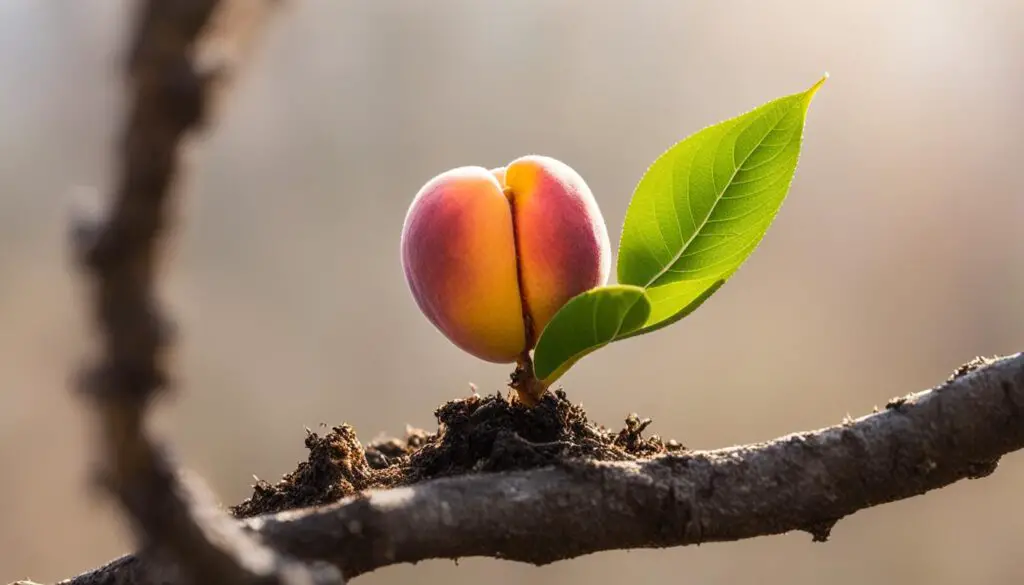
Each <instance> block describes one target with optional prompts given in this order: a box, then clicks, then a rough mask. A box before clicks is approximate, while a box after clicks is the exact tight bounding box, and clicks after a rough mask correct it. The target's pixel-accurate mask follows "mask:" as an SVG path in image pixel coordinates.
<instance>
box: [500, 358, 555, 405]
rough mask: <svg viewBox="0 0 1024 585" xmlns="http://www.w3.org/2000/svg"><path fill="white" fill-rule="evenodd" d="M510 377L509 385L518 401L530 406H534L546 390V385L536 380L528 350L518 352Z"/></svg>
mask: <svg viewBox="0 0 1024 585" xmlns="http://www.w3.org/2000/svg"><path fill="white" fill-rule="evenodd" d="M511 379H512V382H511V383H510V384H509V386H510V387H511V388H512V389H513V390H515V391H516V395H517V396H518V398H519V401H520V402H522V403H523V404H525V405H526V406H528V407H530V408H533V407H534V406H536V405H537V403H538V402H540V399H541V397H543V396H544V393H545V392H547V391H548V387H547V385H546V384H545V383H544V382H542V381H541V380H538V379H537V376H536V374H534V373H533V359H532V358H531V357H530V352H529V351H524V352H523V353H521V354H519V357H518V358H517V359H516V369H515V371H513V372H512V376H511Z"/></svg>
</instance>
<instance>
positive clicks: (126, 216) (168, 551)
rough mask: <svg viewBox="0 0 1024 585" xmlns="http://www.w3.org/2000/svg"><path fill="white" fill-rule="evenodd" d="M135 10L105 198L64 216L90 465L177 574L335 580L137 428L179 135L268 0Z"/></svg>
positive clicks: (157, 321)
mask: <svg viewBox="0 0 1024 585" xmlns="http://www.w3.org/2000/svg"><path fill="white" fill-rule="evenodd" d="M135 8H136V13H135V20H134V30H133V36H132V39H131V43H130V49H129V51H128V59H127V63H126V74H127V80H126V81H127V82H128V83H127V87H128V96H127V97H128V113H127V115H126V117H125V126H124V128H123V130H122V132H123V133H122V136H121V141H120V144H119V146H120V151H119V154H120V161H119V162H120V168H119V169H118V177H117V185H116V189H115V190H114V192H113V193H112V197H111V201H110V204H109V205H104V206H94V207H93V208H92V209H90V210H88V211H89V212H90V213H89V214H88V215H82V214H79V215H78V216H77V217H76V218H75V219H74V222H73V225H72V230H73V231H72V236H73V244H74V245H75V252H76V259H77V260H78V263H79V267H80V268H81V269H82V270H83V272H84V274H85V276H86V277H87V278H88V279H89V281H90V283H91V284H92V285H93V296H92V310H93V318H94V320H95V324H96V328H97V333H98V338H99V352H98V355H97V356H95V358H94V362H93V363H92V364H91V365H90V366H89V367H87V368H84V370H83V372H82V373H81V374H80V376H79V380H78V388H79V390H80V391H81V393H82V394H83V395H85V396H86V397H87V398H89V399H90V404H91V405H92V406H93V407H94V410H95V413H96V414H97V415H98V419H99V421H98V422H99V425H98V426H99V430H100V448H101V453H100V457H99V458H98V463H99V465H100V466H101V469H100V470H99V473H98V476H99V477H100V479H101V481H102V484H103V485H104V487H106V488H107V490H108V491H109V492H110V493H111V494H112V495H114V496H115V497H116V498H117V500H118V502H119V503H120V505H121V507H122V508H123V510H124V511H125V512H126V513H127V515H128V517H129V519H130V520H131V521H132V526H133V528H134V532H135V533H136V535H137V539H138V541H139V543H140V545H141V546H142V547H143V548H144V549H146V550H150V551H152V553H153V557H154V559H160V560H162V561H163V564H164V566H167V567H173V569H174V572H175V573H176V574H177V578H179V579H181V580H183V581H185V582H190V583H197V584H198V583H217V584H221V583H223V584H239V585H241V584H257V583H259V584H272V583H289V584H295V585H298V584H300V583H301V584H307V583H341V582H343V581H342V579H341V575H340V573H339V572H338V570H337V569H336V568H334V567H330V566H327V565H317V566H306V565H305V564H304V563H301V562H299V561H296V560H294V559H290V558H287V557H285V556H283V555H281V554H279V553H277V552H275V551H274V550H273V549H271V548H268V547H266V546H264V545H263V544H261V543H259V542H258V541H257V540H256V539H253V538H252V537H251V536H249V535H247V534H246V533H245V532H244V531H243V530H242V528H241V527H240V526H239V525H238V524H237V523H236V522H234V521H232V520H231V519H230V517H229V516H227V515H226V514H224V513H222V512H221V511H220V510H218V509H217V507H216V505H215V503H214V501H213V498H212V497H211V496H210V495H209V494H208V493H207V491H206V489H205V487H203V486H202V485H201V484H200V483H199V482H198V480H194V479H189V480H186V479H185V478H184V477H183V475H182V474H179V473H178V472H177V471H176V470H175V466H173V465H172V464H171V462H170V460H169V458H168V457H167V455H166V454H165V453H164V452H163V449H162V447H161V445H159V444H158V442H157V441H155V440H154V439H153V438H152V437H151V436H150V435H149V434H148V432H147V429H146V419H145V417H146V414H147V408H148V406H149V405H150V403H151V402H152V401H153V399H154V398H155V397H156V395H157V393H158V392H159V391H161V390H166V389H167V387H168V386H169V384H168V381H169V374H168V371H167V367H166V365H165V363H164V362H165V360H166V355H165V354H166V353H167V350H168V349H169V345H170V343H169V342H170V335H169V333H170V329H171V328H170V324H169V322H168V321H167V320H166V319H164V317H163V315H162V314H161V309H160V307H159V304H158V302H157V300H156V298H155V289H156V280H157V274H158V264H159V261H160V260H161V246H160V244H161V237H162V236H164V235H165V234H164V232H165V231H166V230H167V228H168V226H169V223H170V222H169V220H168V216H169V213H170V212H169V208H170V206H171V204H172V201H171V194H172V190H173V189H174V187H175V185H176V183H177V179H178V178H179V175H180V171H181V167H182V166H183V165H182V160H181V159H182V156H183V152H182V151H183V150H184V141H185V140H186V139H187V138H189V137H190V135H191V134H193V133H194V132H195V131H197V130H199V129H200V128H201V127H202V126H203V124H204V123H205V122H207V121H208V118H210V111H211V108H212V107H213V105H214V104H215V101H216V99H215V98H216V94H217V93H218V90H219V89H221V88H222V87H224V86H225V81H227V78H228V76H229V75H230V74H231V73H233V72H234V71H235V70H236V69H237V67H238V66H239V65H240V61H239V59H238V57H239V56H240V55H241V54H242V53H243V52H244V51H245V50H246V49H247V48H248V47H249V46H250V44H251V43H250V41H252V40H253V38H254V34H255V33H256V32H257V31H258V29H259V25H261V24H262V21H263V17H264V16H265V15H266V13H267V12H268V10H269V9H270V3H269V2H267V1H266V0H260V1H253V0H223V1H218V0H176V1H173V2H167V1H162V0H149V1H140V2H138V3H137V5H136V6H135ZM170 561H173V562H170Z"/></svg>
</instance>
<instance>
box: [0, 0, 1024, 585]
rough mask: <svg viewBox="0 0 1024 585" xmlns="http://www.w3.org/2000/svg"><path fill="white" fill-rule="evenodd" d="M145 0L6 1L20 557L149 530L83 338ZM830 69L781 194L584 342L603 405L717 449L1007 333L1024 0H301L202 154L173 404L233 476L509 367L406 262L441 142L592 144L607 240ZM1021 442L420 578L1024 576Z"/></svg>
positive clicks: (13, 449)
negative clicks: (74, 234)
mask: <svg viewBox="0 0 1024 585" xmlns="http://www.w3.org/2000/svg"><path fill="white" fill-rule="evenodd" d="M127 6H128V2H126V1H125V0H120V1H111V0H74V1H70V0H63V1H61V0H4V1H2V2H0V331H2V332H3V334H2V335H0V356H2V358H0V362H2V367H0V470H2V473H3V478H4V479H3V482H2V483H0V518H3V522H2V523H0V582H4V583H5V582H8V581H12V580H14V579H18V578H25V577H32V578H33V579H35V580H39V581H52V580H54V579H58V578H63V577H66V576H70V575H71V574H74V573H77V572H79V571H83V570H86V569H88V568H91V567H93V566H96V565H98V564H101V563H103V562H105V561H107V560H108V559H110V558H112V557H114V556H117V555H119V554H121V553H124V552H127V551H129V550H130V549H131V541H130V539H129V535H128V533H127V532H126V530H125V527H124V525H123V524H122V523H121V521H120V520H119V519H118V518H117V516H116V515H115V514H114V510H113V508H112V507H111V506H110V505H109V504H108V503H107V501H106V500H101V499H97V498H95V497H94V494H90V493H89V492H87V491H86V489H85V486H86V483H85V482H86V471H87V468H88V465H89V464H90V456H91V455H90V453H91V451H90V448H91V446H92V437H91V432H90V427H89V423H90V422H91V421H90V420H89V419H87V418H86V417H84V416H83V413H82V412H81V411H80V410H79V408H80V407H79V404H78V403H77V402H76V401H75V400H74V399H73V398H72V397H71V396H70V395H69V391H68V387H67V382H68V379H69V375H70V372H71V371H72V368H73V367H74V366H75V365H76V364H77V363H78V360H79V359H80V357H82V355H83V352H84V351H85V350H86V349H87V347H88V346H87V342H88V337H87V335H86V329H85V327H84V324H85V322H84V320H83V318H82V306H81V304H80V303H81V301H82V298H83V297H82V295H81V294H80V293H81V290H80V289H79V287H78V285H79V282H78V281H77V279H76V277H75V275H74V274H73V273H72V272H70V271H69V269H68V262H67V255H66V253H65V248H64V240H63V237H64V227H65V220H66V217H67V216H66V199H65V197H64V196H65V194H66V193H68V192H69V190H71V189H73V188H74V187H75V186H76V185H95V186H98V187H100V188H102V189H105V188H106V181H107V180H108V177H109V175H110V171H111V168H112V159H111V157H110V149H111V147H112V140H113V138H114V135H115V134H114V133H115V131H116V128H117V124H119V118H118V111H119V110H118V108H119V107H120V95H119V90H120V85H119V82H120V80H119V78H118V77H117V75H118V71H117V64H118V62H117V58H118V56H119V53H118V52H119V51H120V50H121V46H122V42H123V38H122V33H123V32H124V29H123V22H124V17H125V12H124V11H125V9H126V8H127ZM824 71H828V72H829V73H830V74H831V77H830V79H829V81H828V83H827V84H826V86H825V88H824V89H823V91H821V92H820V93H819V94H818V95H817V97H816V98H815V101H814V103H813V105H812V107H811V109H810V113H809V117H808V124H807V129H806V134H805V137H806V138H805V139H806V142H805V145H804V151H803V154H802V157H801V160H800V166H799V169H798V170H797V175H796V179H795V181H794V183H793V186H792V190H791V191H790V195H789V198H788V200H787V202H786V204H785V205H784V206H783V209H782V212H781V213H780V215H779V217H778V219H777V220H776V222H775V223H774V225H773V226H772V228H771V229H770V230H769V232H768V235H767V237H766V238H765V240H764V242H763V244H762V245H761V246H760V247H759V249H758V250H757V251H756V252H755V253H754V255H753V256H752V257H751V259H750V260H749V262H748V263H747V265H746V266H745V267H744V268H743V269H741V270H740V272H739V273H738V274H737V275H736V276H735V277H734V278H733V279H732V280H731V281H730V282H729V284H727V285H726V286H725V287H724V288H723V289H722V290H721V291H720V292H719V293H718V294H717V295H715V297H714V298H713V299H712V300H711V301H709V302H708V303H707V304H705V305H704V306H703V307H702V308H701V310H699V311H698V312H696V313H695V314H694V315H692V316H691V317H689V318H687V319H686V320H685V321H683V322H682V323H680V324H677V325H675V326H673V327H671V328H669V329H665V330H662V331H661V332H658V333H657V334H653V335H649V336H645V337H641V338H637V339H632V340H630V341H627V342H623V343H622V344H619V345H614V346H611V347H609V348H606V349H604V350H602V351H601V352H600V354H599V356H598V355H595V356H592V357H590V358H587V359H586V360H584V361H582V362H580V363H579V364H578V365H577V366H576V367H575V368H573V370H572V371H571V372H570V373H569V374H568V375H567V376H566V377H565V378H564V379H563V385H564V387H565V388H566V390H567V391H568V393H569V396H570V398H572V399H573V400H574V401H580V402H583V403H584V405H585V406H586V407H587V409H588V410H589V412H590V414H591V415H592V417H593V418H594V419H595V420H597V421H598V422H601V423H603V424H606V425H609V426H618V425H621V424H622V420H623V418H624V417H625V416H626V415H627V414H628V413H629V412H631V411H636V412H638V413H640V414H641V415H651V416H654V419H655V420H654V424H653V425H652V426H651V427H650V429H651V432H654V433H658V434H660V435H662V436H665V437H674V438H677V439H679V440H681V441H682V442H683V443H684V444H686V445H688V446H690V447H693V448H702V449H703V448H715V447H723V446H727V445H731V444H734V443H741V442H749V441H758V440H764V439H770V438H773V437H775V436H778V435H782V434H786V433H789V432H792V431H798V430H806V429H813V428H818V427H821V426H826V425H830V424H833V423H836V422H839V421H840V420H841V419H842V418H843V417H844V416H845V415H847V414H850V415H853V416H859V415H861V414H864V413H867V412H869V411H870V410H871V409H872V407H874V406H876V405H879V406H880V405H883V404H884V403H885V402H886V401H887V400H888V399H889V398H890V397H892V396H895V395H900V394H904V393H907V392H911V391H917V390H921V389H925V388H928V387H930V386H932V385H934V384H937V383H939V382H941V381H942V380H944V379H945V378H946V377H947V376H948V375H949V374H950V372H951V371H952V370H953V369H954V368H955V367H956V366H957V365H959V364H961V363H962V362H964V361H967V360H969V359H970V358H971V357H973V356H975V355H978V354H982V355H992V354H1008V353H1013V352H1016V351H1019V350H1022V349H1024V304H1022V301H1021V299H1022V296H1024V241H1022V236H1021V232H1020V228H1021V225H1022V219H1024V179H1022V178H1021V167H1020V160H1021V153H1022V152H1024V117H1022V116H1021V105H1022V104H1024V3H1021V2H1019V1H1017V0H976V1H974V2H955V1H952V0H945V1H944V0H908V1H904V2H899V3H894V2H885V1H882V0H862V1H860V2H856V3H854V2H849V3H825V2H814V1H812V0H792V1H790V2H784V3H783V2H755V1H753V0H750V1H738V0H719V1H718V2H706V3H701V2H685V3H684V2H667V1H665V0H636V1H633V2H618V3H611V2H609V3H607V4H604V5H601V4H599V3H596V2H587V1H585V0H573V1H569V0H559V1H553V0H515V1H514V2H513V1H506V0H464V1H458V2H456V1H450V0H434V1H432V2H429V3H428V2H413V1H409V0H406V1H394V0H374V1H363V2H355V1H351V0H344V1H342V0H305V1H298V0H296V1H293V2H292V3H291V7H290V8H289V9H287V10H286V11H284V12H283V13H281V14H279V15H278V18H277V20H276V21H275V22H274V23H273V26H272V27H271V29H270V32H269V34H268V36H267V38H266V42H264V43H263V44H262V46H261V48H260V50H259V52H258V55H257V59H256V60H255V61H254V62H253V63H252V66H251V67H250V68H249V69H248V70H247V71H246V73H245V75H244V76H243V78H242V79H241V81H240V83H239V85H238V87H237V88H236V91H234V92H233V93H232V97H231V99H230V102H229V104H228V107H227V108H226V109H225V110H224V112H225V115H224V116H223V117H222V119H221V122H220V124H219V125H218V126H217V128H216V131H215V132H214V133H213V134H212V135H210V137H209V140H208V141H206V142H205V143H204V144H202V145H201V148H200V149H199V152H197V156H196V157H195V163H196V164H195V169H194V172H193V173H192V175H191V177H190V178H189V180H188V183H187V187H188V188H189V190H190V192H189V195H188V200H187V201H188V203H187V205H186V206H185V207H184V208H183V213H184V216H185V218H186V220H187V221H186V223H185V224H184V229H183V230H181V231H180V232H179V243H178V245H177V248H176V254H175V256H174V258H173V262H172V267H171V269H170V273H169V274H168V276H167V281H166V286H165V287H164V290H165V297H166V298H167V300H168V302H169V303H170V304H171V306H172V309H173V312H174V314H175V315H176V317H178V319H179V320H180V322H181V325H182V332H183V335H182V338H181V342H182V345H181V349H180V352H179V354H178V355H179V362H178V363H179V369H178V371H179V372H180V381H181V383H182V385H183V388H184V392H183V393H181V394H179V395H178V396H177V397H176V398H175V399H173V400H171V401H168V402H167V403H166V404H165V405H164V406H163V408H161V410H160V415H159V423H160V426H161V429H162V430H163V431H164V432H165V433H167V434H169V435H170V436H171V438H172V439H173V441H174V444H175V446H176V447H177V449H178V451H179V452H180V455H181V457H182V458H183V460H184V461H185V462H186V463H187V464H188V465H189V466H190V467H191V468H193V469H195V470H196V471H198V472H200V473H202V474H203V475H204V476H205V477H206V479H207V480H208V481H209V482H210V483H211V484H212V486H213V488H214V489H215V490H216V491H217V493H218V495H219V496H220V497H221V499H222V500H223V501H224V502H225V503H226V504H230V503H236V502H238V501H240V500H241V499H243V498H244V497H246V496H248V495H249V493H250V484H251V483H252V479H251V477H252V474H256V475H258V476H259V477H262V478H266V479H269V480H271V481H275V480H276V479H277V478H278V477H280V475H281V474H283V473H286V472H288V471H290V470H292V469H293V468H294V465H295V463H296V461H298V460H299V459H301V458H304V456H305V450H304V448H303V445H302V441H303V437H304V430H303V427H305V426H308V427H310V428H314V429H315V428H316V427H317V425H319V424H321V423H328V424H337V423H341V422H349V423H351V424H353V425H354V426H355V427H356V429H357V430H358V432H359V434H360V436H361V438H362V439H363V440H364V441H368V440H371V439H373V438H374V437H375V436H378V435H380V434H382V433H389V434H391V433H394V434H401V433H402V432H403V431H404V429H405V426H406V424H411V425H416V426H424V427H427V428H431V429H432V428H434V425H435V421H434V419H433V417H432V411H433V409H434V407H435V406H437V405H438V404H440V403H442V402H443V401H445V400H447V399H450V398H453V397H458V396H463V395H466V394H468V393H469V392H470V388H469V383H470V382H473V383H475V384H477V385H478V386H479V388H480V391H481V392H486V393H490V392H493V391H495V390H498V389H501V388H502V387H503V385H504V383H505V381H506V380H507V377H508V374H509V368H508V367H506V366H499V365H491V364H486V363H483V362H480V361H478V360H476V359H474V358H472V357H470V356H468V355H466V354H463V353H461V352H460V351H459V350H458V349H456V348H455V347H454V346H452V345H451V344H449V343H448V342H447V341H446V340H445V339H444V338H443V337H442V336H441V334H440V333H438V332H437V331H435V330H434V329H433V327H432V326H431V325H430V324H429V323H428V322H427V320H426V318H425V317H424V316H423V315H421V314H420V313H419V311H418V310H417V309H416V306H415V304H414V302H413V300H412V297H411V295H410V293H409V292H408V289H407V288H406V284H405V281H404V278H403V276H402V271H401V268H400V265H399V257H398V243H399V234H400V231H401V226H402V221H403V218H404V214H405V210H406V207H407V205H408V204H409V202H410V201H411V199H412V196H413V195H414V193H415V192H416V191H417V189H418V188H419V187H420V186H421V185H422V184H423V183H424V182H425V181H426V180H427V179H429V178H430V177H432V176H433V175H434V174H436V173H438V172H440V171H443V170H446V169H448V168H451V167H454V166H460V165H467V164H477V165H484V166H489V167H493V166H499V165H503V164H505V163H506V162H508V161H510V160H512V159H513V158H516V157H518V156H520V155H523V154H526V153H540V154H547V155H550V156H554V157H557V158H560V159H562V160H563V161H565V162H567V163H569V164H570V165H571V166H573V167H574V168H576V169H577V170H578V171H579V172H580V173H581V174H582V175H583V176H584V177H585V178H586V179H587V181H588V183H589V184H590V186H591V188H592V189H593V191H594V192H595V195H596V197H597V198H598V201H599V203H600V205H601V207H602V209H603V211H604V213H605V218H606V220H607V222H608V225H609V229H610V231H611V236H612V240H613V242H614V243H616V244H617V242H618V234H619V229H620V228H621V225H622V219H623V216H624V213H625V209H626V205H627V203H628V200H629V196H630V194H631V193H632V188H633V186H634V185H635V183H636V181H637V180H638V179H639V177H640V175H641V174H642V173H643V171H644V170H645V169H646V167H647V165H648V164H649V163H650V162H651V161H653V160H654V159H655V157H657V156H658V155H659V154H660V153H661V152H662V151H663V150H664V149H665V148H667V147H668V146H670V145H671V144H673V143H674V142H676V141H677V140H680V139H682V138H683V137H685V136H687V135H688V134H690V133H692V132H694V131H696V130H698V129H700V128H702V127H704V126H706V125H708V124H711V123H713V122H717V121H719V120H722V119H725V118H728V117H732V116H733V115H736V114H739V113H741V112H744V111H746V110H748V109H750V108H752V107H754V106H756V105H759V104H761V103H763V102H766V101H768V100H770V99H773V98H775V97H778V96H781V95H784V94H788V93H793V92H796V91H800V90H803V89H805V88H806V87H808V86H810V85H811V84H812V83H814V82H815V81H816V80H817V79H818V78H819V76H820V75H821V74H822V73H823V72H824ZM1022 486H1024V454H1016V455H1013V456H1010V457H1006V458H1005V459H1004V461H1003V463H1002V465H1001V466H1000V469H999V471H998V472H997V473H996V474H995V475H993V476H992V477H990V478H987V479H984V480H982V481H977V482H963V483H960V484H957V485H954V486H951V487H949V488H947V489H944V490H941V491H939V492H934V493H931V494H929V495H927V496H925V497H921V498H916V499H913V500H910V501H905V502H901V503H895V504H891V505H887V506H883V507H879V508H875V509H872V510H868V511H865V512H862V513H859V514H856V515H855V516H853V517H851V518H848V519H846V520H844V521H842V522H840V523H839V525H838V526H837V528H836V529H835V530H834V531H833V536H832V540H831V541H830V542H829V543H828V544H825V545H820V544H812V543H811V540H810V537H809V536H808V535H806V534H802V533H800V534H791V535H785V536H779V537H771V538H763V539H756V540H751V541H746V542H739V543H729V544H714V545H705V546H701V547H690V548H683V549H675V550H662V551H632V552H610V553H601V554H597V555H592V556H590V557H586V558H582V559H577V560H573V561H567V562H562V563H558V564H556V565H553V566H548V567H543V568H535V567H530V566H526V565H520V564H514V563H509V562H500V561H492V560H486V559H469V560H463V561H462V562H460V563H459V565H458V566H456V565H455V564H454V563H452V562H449V561H433V562H427V563H422V564H420V565H418V566H415V567H410V566H400V567H392V568H388V569H385V570H381V571H378V572H376V573H373V574H371V575H368V576H365V577H362V578H360V580H359V582H360V583H365V584H368V585H369V584H375V585H385V584H391V583H402V582H407V581H408V580H409V579H413V578H415V579H422V580H423V582H441V580H442V579H443V580H445V581H446V582H450V583H454V584H463V583H464V584H470V583H479V582H481V581H482V580H486V582H488V583H531V584H534V585H538V584H545V583H551V584H554V583H576V582H578V583H591V582H592V583H611V582H616V581H619V580H621V579H625V578H631V579H635V580H639V581H640V582H644V583H673V582H677V581H678V580H679V578H680V575H685V580H686V582H688V583H753V582H757V583H761V584H763V585H770V584H775V583H778V584H786V585H800V584H811V583H814V584H817V583H823V582H825V583H829V584H831V585H845V584H861V583H865V582H870V583H929V584H931V585H945V584H959V583H972V584H993V585H997V584H1010V583H1020V582H1022V581H1024V564H1021V562H1020V550H1021V545H1022V543H1024V508H1022V507H1021V506H1020V502H1021V499H1020V498H1021V496H1020V494H1021V487H1022Z"/></svg>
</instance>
